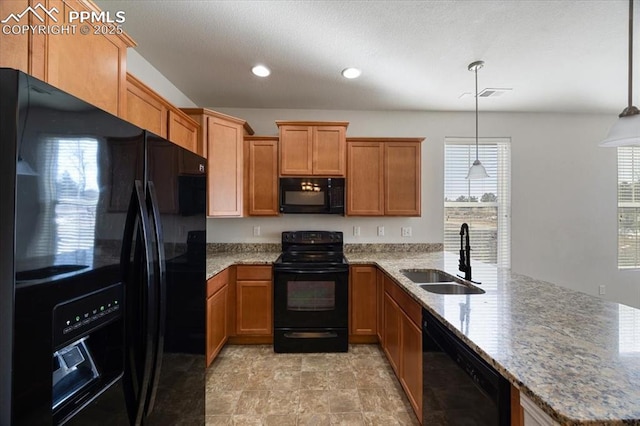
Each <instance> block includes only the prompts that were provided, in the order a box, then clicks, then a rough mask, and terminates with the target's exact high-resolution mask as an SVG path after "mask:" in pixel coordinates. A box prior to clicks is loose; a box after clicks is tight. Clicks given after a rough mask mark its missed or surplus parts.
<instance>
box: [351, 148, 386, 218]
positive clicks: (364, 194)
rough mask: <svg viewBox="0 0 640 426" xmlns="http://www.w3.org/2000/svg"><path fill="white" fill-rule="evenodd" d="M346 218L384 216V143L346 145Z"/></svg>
mask: <svg viewBox="0 0 640 426" xmlns="http://www.w3.org/2000/svg"><path fill="white" fill-rule="evenodd" d="M347 161H348V167H347V177H348V179H347V215H353V216H383V215H384V143H381V142H376V141H362V142H349V143H347Z"/></svg>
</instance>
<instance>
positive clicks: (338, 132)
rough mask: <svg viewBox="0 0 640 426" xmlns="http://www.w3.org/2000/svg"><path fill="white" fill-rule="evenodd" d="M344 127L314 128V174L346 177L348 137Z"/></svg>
mask: <svg viewBox="0 0 640 426" xmlns="http://www.w3.org/2000/svg"><path fill="white" fill-rule="evenodd" d="M345 132H346V130H345V128H344V127H342V126H317V127H314V128H313V165H312V168H313V174H314V175H326V176H344V175H345V170H346V167H345V163H346V139H345V137H346V135H345Z"/></svg>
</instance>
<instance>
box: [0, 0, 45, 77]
mask: <svg viewBox="0 0 640 426" xmlns="http://www.w3.org/2000/svg"><path fill="white" fill-rule="evenodd" d="M30 4H31V2H30V1H29V0H13V1H0V19H4V18H5V17H7V16H9V14H11V13H13V14H15V15H17V14H19V13H22V12H23V11H24V10H25V9H26V8H27V7H29V5H30ZM35 19H36V18H35V17H34V16H33V14H31V13H28V14H27V15H25V16H24V17H23V18H22V19H21V23H22V24H27V25H36V23H35V22H34V20H35ZM33 39H34V37H32V36H30V35H29V34H28V33H26V34H4V33H0V46H1V47H0V66H2V67H6V68H14V69H17V70H20V71H24V72H26V73H28V74H32V73H31V72H30V71H31V68H32V66H31V62H32V59H33V58H32V55H30V54H29V49H30V46H31V45H32V43H33ZM38 77H40V78H42V76H38Z"/></svg>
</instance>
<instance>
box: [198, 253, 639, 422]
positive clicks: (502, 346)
mask: <svg viewBox="0 0 640 426" xmlns="http://www.w3.org/2000/svg"><path fill="white" fill-rule="evenodd" d="M269 246H270V245H269ZM345 252H346V256H347V259H348V261H349V263H350V264H351V265H363V264H366V265H376V266H377V267H378V268H380V269H381V270H382V271H383V272H384V273H385V274H387V275H388V276H389V277H390V278H392V279H393V280H394V281H395V282H396V283H397V284H398V285H399V286H400V287H402V288H403V289H404V290H405V291H406V293H407V294H408V295H410V296H411V297H412V298H413V299H414V300H416V301H417V302H418V303H419V304H420V305H421V306H422V307H424V308H425V309H427V310H428V311H429V312H431V313H432V314H434V315H435V316H436V317H437V318H438V319H439V320H441V321H442V323H443V324H444V325H445V326H446V327H447V328H448V329H449V330H451V331H452V332H453V333H454V334H455V335H456V336H457V337H458V338H459V339H461V340H462V341H463V342H465V343H466V344H467V345H468V346H469V347H470V348H472V349H473V350H474V351H475V352H476V353H477V354H478V355H480V357H482V358H483V359H484V360H485V361H487V362H488V363H489V364H490V365H492V366H493V367H494V368H495V369H496V370H498V371H499V372H500V374H502V375H503V376H504V377H505V378H507V379H508V380H509V381H510V382H511V383H512V384H513V385H514V386H515V387H516V388H518V389H519V391H520V395H522V396H523V397H524V399H529V400H531V401H532V402H533V403H535V405H536V406H537V407H539V408H541V409H542V410H543V411H544V413H546V415H547V416H549V417H550V418H551V419H553V421H555V422H557V423H559V424H562V425H587V424H588V425H596V424H597V425H618V424H632V425H640V402H639V401H640V353H639V352H634V351H633V349H632V348H631V346H630V343H631V341H632V340H633V339H635V340H637V339H638V338H639V337H640V329H638V328H637V327H636V328H634V326H633V325H632V324H626V323H625V322H624V317H625V316H624V315H621V314H622V313H623V312H626V311H628V310H630V311H634V308H630V307H627V306H625V305H620V304H617V303H613V302H608V301H604V300H601V299H598V298H595V297H592V296H589V295H587V294H584V293H580V292H576V291H572V290H569V289H566V288H563V287H559V286H557V285H554V284H551V283H547V282H543V281H539V280H536V279H533V278H530V277H526V276H523V275H519V274H515V273H512V272H511V271H510V270H508V269H501V268H496V267H494V266H492V265H485V264H482V263H473V271H474V280H477V281H480V282H482V284H480V285H479V287H481V288H482V289H483V290H484V291H485V293H484V294H475V295H470V296H465V295H440V294H433V293H428V292H426V291H424V290H422V289H420V288H419V287H418V286H417V285H416V284H414V283H413V282H411V281H410V280H409V279H408V278H406V277H405V276H404V275H403V274H402V273H401V272H400V271H401V270H403V269H413V268H421V269H422V268H425V269H438V270H443V271H446V272H448V273H450V274H452V275H456V273H457V266H458V265H457V261H458V259H457V257H456V255H454V254H451V253H445V252H442V251H435V252H423V251H421V252H373V251H371V250H368V251H366V252H365V251H358V252H349V250H348V247H345ZM277 255H278V252H277V248H276V247H269V249H268V251H254V252H246V251H243V252H239V251H238V252H235V253H234V252H209V253H208V262H207V276H208V277H212V276H214V275H215V274H217V273H218V272H220V271H222V270H224V269H225V268H227V267H229V266H231V265H233V264H236V263H242V264H270V263H271V262H273V261H274V260H275V259H276V257H277ZM461 304H465V308H466V309H467V310H466V315H464V318H462V320H461V317H462V316H461V310H460V309H461V308H460V306H461Z"/></svg>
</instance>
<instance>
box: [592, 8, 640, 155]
mask: <svg viewBox="0 0 640 426" xmlns="http://www.w3.org/2000/svg"><path fill="white" fill-rule="evenodd" d="M632 77H633V0H629V93H628V103H627V107H626V108H625V109H624V110H622V112H621V113H620V115H618V117H620V118H618V121H616V122H615V124H614V125H613V126H612V127H611V129H610V130H609V134H608V135H607V138H606V139H605V140H603V141H602V142H600V144H599V146H603V147H607V148H608V147H618V146H634V145H635V146H640V111H638V108H636V107H635V106H633V105H632V104H631V102H632V101H631V95H632V92H633V90H632V88H633V83H632V80H633V78H632Z"/></svg>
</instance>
